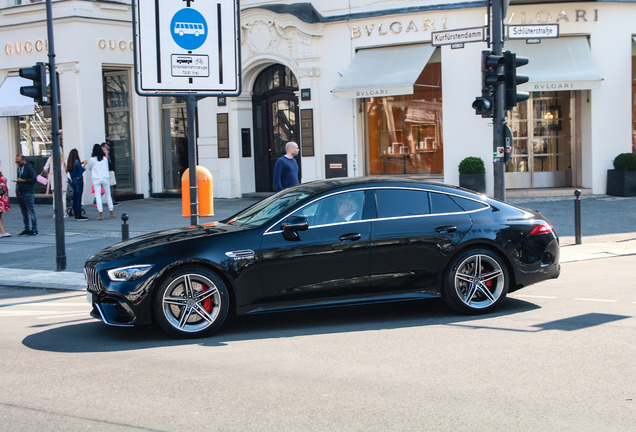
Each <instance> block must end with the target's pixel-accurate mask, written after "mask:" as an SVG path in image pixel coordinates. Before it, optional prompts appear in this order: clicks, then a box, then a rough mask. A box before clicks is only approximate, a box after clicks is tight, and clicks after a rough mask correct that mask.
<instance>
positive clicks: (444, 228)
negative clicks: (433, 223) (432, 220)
mask: <svg viewBox="0 0 636 432" xmlns="http://www.w3.org/2000/svg"><path fill="white" fill-rule="evenodd" d="M435 231H436V232H438V233H443V232H446V233H452V232H455V231H457V227H456V226H453V225H444V226H439V227H437V228H435Z"/></svg>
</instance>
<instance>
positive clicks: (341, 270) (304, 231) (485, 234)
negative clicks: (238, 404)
mask: <svg viewBox="0 0 636 432" xmlns="http://www.w3.org/2000/svg"><path fill="white" fill-rule="evenodd" d="M559 272H560V265H559V241H558V237H557V235H556V233H555V231H554V229H553V227H552V225H551V224H550V223H549V222H548V221H547V220H546V219H545V218H544V217H543V216H542V215H541V214H540V213H538V212H536V211H530V210H525V209H522V208H519V207H515V206H512V205H509V204H506V203H503V202H500V201H497V200H493V199H490V198H488V197H486V196H484V195H477V194H475V193H473V192H471V191H468V190H465V189H461V188H457V187H453V186H447V185H443V184H440V183H435V182H424V181H420V180H416V179H408V178H342V179H332V180H323V181H315V182H311V183H306V184H301V185H298V186H295V187H292V188H289V189H285V190H283V191H281V192H279V193H277V194H275V195H272V196H270V197H268V198H266V199H264V200H262V201H260V202H258V203H256V204H254V205H253V206H251V207H248V208H247V209H245V210H243V211H241V212H240V213H238V214H236V215H234V216H233V217H231V218H229V219H227V220H224V221H221V222H212V223H206V224H203V225H198V226H189V227H184V228H175V229H171V230H166V231H160V232H155V233H151V234H146V235H143V236H140V237H136V238H133V239H131V240H128V241H124V242H122V243H118V244H116V245H113V246H111V247H109V248H106V249H104V250H102V251H100V252H98V253H97V254H95V255H93V256H92V257H90V258H89V259H88V260H87V261H86V265H85V273H86V280H87V284H88V288H87V289H88V294H89V299H90V301H91V303H92V305H93V311H92V313H91V314H92V315H93V316H94V317H96V318H100V319H101V320H103V321H104V322H105V323H106V324H110V325H116V326H133V325H149V324H153V323H156V324H158V325H159V326H161V328H162V329H163V330H165V331H166V332H167V333H169V334H171V335H174V336H180V337H188V336H190V337H191V336H199V335H204V334H210V333H212V332H214V331H216V330H217V329H218V328H219V327H220V326H221V324H223V321H224V320H225V318H226V317H227V315H228V313H235V314H254V313H261V312H272V311H282V310H290V309H297V308H314V307H325V306H339V305H353V304H362V303H370V302H383V301H396V300H411V299H421V298H426V297H440V296H441V297H442V298H443V299H444V301H445V303H446V304H447V305H448V306H450V307H451V308H452V309H454V310H456V311H459V312H462V313H469V314H470V313H485V312H490V311H492V310H493V309H494V308H495V307H497V306H498V305H499V304H500V303H501V302H502V301H503V300H504V298H505V297H506V294H507V293H508V292H511V291H514V290H517V289H519V288H522V287H524V286H526V285H529V284H533V283H536V282H539V281H542V280H545V279H551V278H556V277H558V276H559Z"/></svg>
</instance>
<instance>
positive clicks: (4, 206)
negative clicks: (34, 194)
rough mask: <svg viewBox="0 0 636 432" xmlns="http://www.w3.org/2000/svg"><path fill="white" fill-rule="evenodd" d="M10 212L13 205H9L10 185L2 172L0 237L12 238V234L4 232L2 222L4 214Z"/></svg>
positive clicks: (0, 176) (0, 174)
mask: <svg viewBox="0 0 636 432" xmlns="http://www.w3.org/2000/svg"><path fill="white" fill-rule="evenodd" d="M0 165H1V164H0ZM8 211H11V205H10V204H9V185H8V183H7V178H6V177H5V176H4V175H2V171H0V237H11V234H9V233H8V232H6V231H5V230H4V222H3V221H2V213H6V212H8Z"/></svg>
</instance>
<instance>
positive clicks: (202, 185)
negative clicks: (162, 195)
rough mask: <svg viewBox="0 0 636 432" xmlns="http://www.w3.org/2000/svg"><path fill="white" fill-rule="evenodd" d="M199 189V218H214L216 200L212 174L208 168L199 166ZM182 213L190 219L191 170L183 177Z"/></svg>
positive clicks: (187, 170)
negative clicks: (213, 194) (213, 193)
mask: <svg viewBox="0 0 636 432" xmlns="http://www.w3.org/2000/svg"><path fill="white" fill-rule="evenodd" d="M197 188H198V191H197V192H198V194H197V195H198V199H199V216H201V217H206V216H214V198H213V196H212V192H213V189H214V188H213V186H212V174H211V173H210V171H209V170H208V169H207V168H204V167H202V166H198V165H197ZM181 213H182V215H183V217H190V216H191V215H190V168H188V169H186V170H185V172H184V173H183V175H181Z"/></svg>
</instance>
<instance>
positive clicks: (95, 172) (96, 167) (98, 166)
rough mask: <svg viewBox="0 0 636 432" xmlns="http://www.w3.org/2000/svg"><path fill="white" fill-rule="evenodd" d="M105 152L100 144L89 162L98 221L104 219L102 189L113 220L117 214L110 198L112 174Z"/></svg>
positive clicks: (96, 146)
mask: <svg viewBox="0 0 636 432" xmlns="http://www.w3.org/2000/svg"><path fill="white" fill-rule="evenodd" d="M104 156H105V155H104V151H103V150H102V146H101V145H100V144H95V145H94V146H93V152H92V153H91V158H90V159H89V160H88V165H87V167H86V168H88V169H89V170H90V171H91V177H92V178H93V189H94V193H95V203H96V204H97V211H98V212H99V217H98V218H97V220H103V219H104V209H103V205H102V194H101V192H102V189H103V190H104V196H105V197H106V203H107V204H108V210H110V217H111V219H115V212H113V199H112V198H111V196H110V184H109V183H108V181H109V178H110V174H109V172H108V159H106V158H105V157H104Z"/></svg>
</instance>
